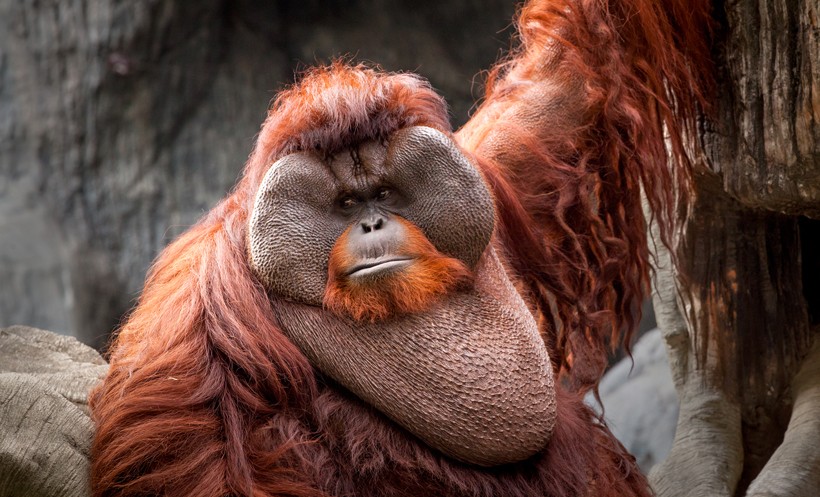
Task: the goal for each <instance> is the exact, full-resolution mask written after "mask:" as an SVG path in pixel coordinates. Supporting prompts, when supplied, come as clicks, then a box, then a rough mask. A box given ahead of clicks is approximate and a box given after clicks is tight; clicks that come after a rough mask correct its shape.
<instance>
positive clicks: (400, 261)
mask: <svg viewBox="0 0 820 497" xmlns="http://www.w3.org/2000/svg"><path fill="white" fill-rule="evenodd" d="M411 261H412V259H411V258H409V257H396V258H392V259H371V260H368V261H367V262H362V263H360V264H356V265H355V266H353V268H352V269H351V270H350V271H349V272H348V273H347V275H348V276H356V277H358V276H367V275H372V274H376V273H380V272H382V271H387V270H389V269H398V268H401V267H404V266H407V265H409V264H410V262H411Z"/></svg>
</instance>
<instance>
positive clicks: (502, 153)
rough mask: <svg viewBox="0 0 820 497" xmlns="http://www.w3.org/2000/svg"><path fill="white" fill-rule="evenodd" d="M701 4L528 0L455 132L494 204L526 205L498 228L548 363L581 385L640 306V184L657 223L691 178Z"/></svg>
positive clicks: (704, 84)
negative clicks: (515, 43) (509, 43)
mask: <svg viewBox="0 0 820 497" xmlns="http://www.w3.org/2000/svg"><path fill="white" fill-rule="evenodd" d="M708 12H709V5H708V2H705V1H698V2H682V1H678V0H673V1H668V2H663V5H661V3H659V2H653V1H648V0H612V1H608V2H603V3H602V2H585V1H541V2H529V3H528V4H526V5H525V6H524V8H523V9H522V12H521V14H520V18H519V21H518V25H519V32H520V37H521V46H520V48H519V50H518V51H517V52H514V53H513V56H512V57H511V58H510V59H509V60H508V61H507V62H505V63H502V64H500V65H499V66H498V67H496V69H495V70H494V71H492V72H491V73H490V78H489V82H488V85H487V90H486V100H485V102H484V103H483V105H482V106H481V107H480V108H479V109H478V111H477V112H476V114H475V115H474V116H473V117H472V119H470V121H469V122H468V123H467V124H466V125H465V126H464V127H463V128H462V129H461V130H459V131H458V132H457V133H456V139H457V141H458V142H459V144H460V145H461V146H463V147H464V148H466V149H467V150H468V151H471V152H472V153H474V154H475V155H476V156H477V159H478V161H479V163H480V164H481V166H482V169H483V170H484V173H485V175H486V176H487V177H488V178H490V179H489V181H490V182H492V183H494V185H495V188H496V195H497V197H498V203H499V204H501V205H503V206H504V208H505V209H506V210H517V209H520V210H522V211H523V212H524V213H526V215H527V216H528V217H529V220H530V222H529V223H526V224H528V226H527V227H526V228H527V229H525V228H524V227H516V226H515V225H514V223H509V225H508V226H507V228H508V232H502V233H501V236H502V238H505V239H506V240H507V243H506V245H507V246H508V249H509V251H510V253H511V256H512V257H511V259H512V263H513V265H514V266H515V269H516V270H517V272H518V273H519V274H521V275H523V276H524V278H523V279H524V283H525V284H526V285H527V286H528V287H529V289H530V291H531V293H532V295H534V300H535V304H536V306H537V307H538V310H539V311H540V313H541V314H542V315H543V316H544V317H545V318H546V323H547V329H546V334H547V339H548V341H549V342H550V343H551V345H552V346H553V347H554V350H553V351H552V352H553V358H554V359H556V360H558V361H559V362H560V364H556V366H559V367H562V368H563V369H564V370H565V371H571V374H570V377H571V379H572V380H573V382H574V384H575V385H576V386H577V387H580V388H582V389H583V388H586V387H590V386H592V385H593V384H595V383H596V382H597V380H598V379H599V378H600V375H601V374H602V372H603V369H604V367H605V365H606V351H605V348H604V343H606V342H611V343H612V344H613V345H617V343H618V338H619V337H622V338H623V339H624V340H625V341H627V342H628V339H629V336H630V333H631V330H632V329H633V328H634V325H635V324H636V323H637V320H638V319H639V317H640V316H639V313H640V303H641V301H642V299H643V297H644V295H645V293H646V288H647V286H648V280H647V277H648V267H649V264H648V255H647V249H646V235H645V229H644V222H643V220H644V217H643V212H642V209H641V200H640V198H641V190H642V189H643V190H644V191H645V193H646V196H647V199H648V201H649V204H650V205H651V207H652V209H653V211H654V212H655V215H656V216H657V218H658V219H659V221H660V224H661V226H662V227H663V229H664V233H665V234H668V233H669V232H670V230H671V229H672V227H673V225H674V221H675V214H674V213H675V202H674V201H673V200H674V199H673V192H674V191H675V190H682V191H684V192H685V191H686V188H687V184H688V177H689V162H688V160H687V158H686V155H685V154H684V151H683V146H682V143H683V140H684V136H685V135H686V136H692V133H693V132H694V116H695V114H696V104H698V103H701V102H702V101H703V97H702V89H704V88H708V87H709V83H708V80H709V76H708V74H707V73H706V70H707V68H708V67H709V64H708V60H707V59H708V49H707V45H706V43H707V37H706V36H705V30H706V27H707V26H708V23H709V21H708V19H709V15H708ZM699 71H703V73H702V74H701V73H700V72H699ZM703 91H705V90H703ZM665 131H666V132H668V137H669V143H671V149H672V160H671V161H670V160H668V155H667V149H666V146H665V141H664V132H665ZM526 231H531V232H532V235H531V236H522V233H525V234H526Z"/></svg>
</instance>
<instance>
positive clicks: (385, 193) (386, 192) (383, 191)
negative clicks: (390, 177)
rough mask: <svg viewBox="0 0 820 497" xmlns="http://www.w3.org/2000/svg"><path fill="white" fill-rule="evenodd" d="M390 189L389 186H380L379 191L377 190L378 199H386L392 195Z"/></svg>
mask: <svg viewBox="0 0 820 497" xmlns="http://www.w3.org/2000/svg"><path fill="white" fill-rule="evenodd" d="M390 193H391V192H390V189H389V188H379V191H378V192H376V199H377V200H386V199H387V198H388V197H390Z"/></svg>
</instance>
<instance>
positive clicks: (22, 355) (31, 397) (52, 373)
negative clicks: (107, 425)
mask: <svg viewBox="0 0 820 497" xmlns="http://www.w3.org/2000/svg"><path fill="white" fill-rule="evenodd" d="M107 369H108V365H107V364H106V363H105V361H104V360H103V358H102V357H100V355H99V354H98V353H97V352H96V351H95V350H94V349H92V348H90V347H88V346H86V345H83V344H82V343H80V342H78V341H77V340H76V339H74V338H72V337H66V336H61V335H57V334H55V333H51V332H48V331H43V330H38V329H35V328H28V327H24V326H12V327H10V328H4V329H0V495H2V496H4V497H30V496H34V495H36V496H38V497H51V496H54V497H74V496H77V497H81V496H86V495H87V494H88V471H89V466H88V465H89V462H88V458H89V450H90V446H91V437H92V434H93V424H92V422H91V419H90V418H89V416H88V409H87V405H86V401H87V396H88V391H89V389H90V388H91V387H92V386H93V385H94V384H95V383H96V382H97V381H99V379H101V378H102V376H103V375H104V374H105V372H106V370H107Z"/></svg>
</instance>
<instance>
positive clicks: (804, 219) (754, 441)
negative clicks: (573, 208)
mask: <svg viewBox="0 0 820 497" xmlns="http://www.w3.org/2000/svg"><path fill="white" fill-rule="evenodd" d="M715 15H716V17H717V19H718V26H717V33H718V38H719V43H716V45H715V56H716V61H717V64H718V79H719V100H718V102H717V106H716V109H715V110H716V118H715V119H712V120H710V121H709V122H708V123H707V124H706V125H705V126H704V130H703V134H702V136H701V138H702V144H703V145H704V147H703V148H704V151H705V155H704V156H703V157H701V158H700V166H699V170H698V173H697V175H696V178H695V192H696V199H695V200H694V201H693V202H692V204H691V206H690V211H689V215H688V219H687V221H686V222H685V224H684V226H683V228H682V231H681V234H680V239H679V240H678V241H677V246H676V249H675V252H676V253H675V257H674V258H673V257H671V256H670V254H669V253H667V252H666V250H665V249H664V248H662V245H661V243H660V241H659V238H658V236H657V233H655V234H654V239H655V242H656V243H655V245H656V247H657V249H656V256H657V257H658V259H659V263H660V265H661V267H660V268H659V270H658V271H657V273H656V278H655V291H654V303H655V312H656V315H657V317H658V322H659V324H660V326H661V328H662V329H663V330H664V333H665V338H666V342H667V347H668V351H669V354H670V364H671V367H672V370H673V378H674V379H675V383H676V387H677V389H678V395H679V397H680V400H681V414H680V418H679V422H678V429H677V433H676V440H675V443H674V445H673V448H672V451H671V453H670V456H669V458H668V459H667V460H666V461H665V462H664V463H663V464H662V465H661V466H660V467H658V468H656V469H655V470H654V471H653V473H652V476H651V478H652V481H653V484H654V486H655V488H656V491H657V492H658V495H659V496H661V497H678V496H700V495H710V496H727V497H728V496H740V495H755V496H759V495H760V496H762V495H767V496H794V497H804V496H805V497H809V496H814V495H816V492H817V488H818V485H817V483H816V481H817V478H818V477H817V470H816V465H817V456H816V455H815V454H816V447H817V445H816V443H817V442H816V440H817V439H818V437H820V426H818V425H820V423H818V419H820V418H819V417H818V414H817V413H818V412H820V411H818V410H817V409H816V403H817V397H816V388H817V382H818V380H817V377H818V375H817V366H816V362H817V361H818V359H819V358H818V355H817V353H816V352H812V353H811V354H809V351H810V350H811V347H812V343H813V342H816V341H817V338H816V337H817V331H818V328H817V322H818V317H820V312H818V311H820V308H818V293H819V292H818V286H817V283H816V280H817V276H818V274H820V273H818V272H817V270H818V262H817V260H818V257H817V254H818V253H820V245H818V238H820V237H818V234H820V231H818V230H820V223H818V221H816V220H812V219H811V218H815V219H816V218H818V217H820V125H818V122H820V98H818V96H819V95H820V64H818V62H817V61H818V60H820V57H818V54H820V25H819V24H818V17H817V16H818V5H817V3H816V2H814V1H811V0H805V1H804V0H795V1H782V0H763V1H760V2H757V1H747V0H741V1H739V2H731V3H728V2H727V3H725V4H723V3H718V4H717V5H716V11H715ZM672 259H675V260H676V262H677V265H676V266H675V267H673V266H672V264H671V260H672ZM801 368H802V369H801ZM801 371H802V372H801ZM798 372H800V373H799V374H798ZM809 378H811V379H809ZM810 406H811V407H810ZM810 412H811V414H809V413H810ZM809 445H811V446H812V447H814V449H808V448H807V447H808V446H809ZM812 450H813V451H814V452H812Z"/></svg>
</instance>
